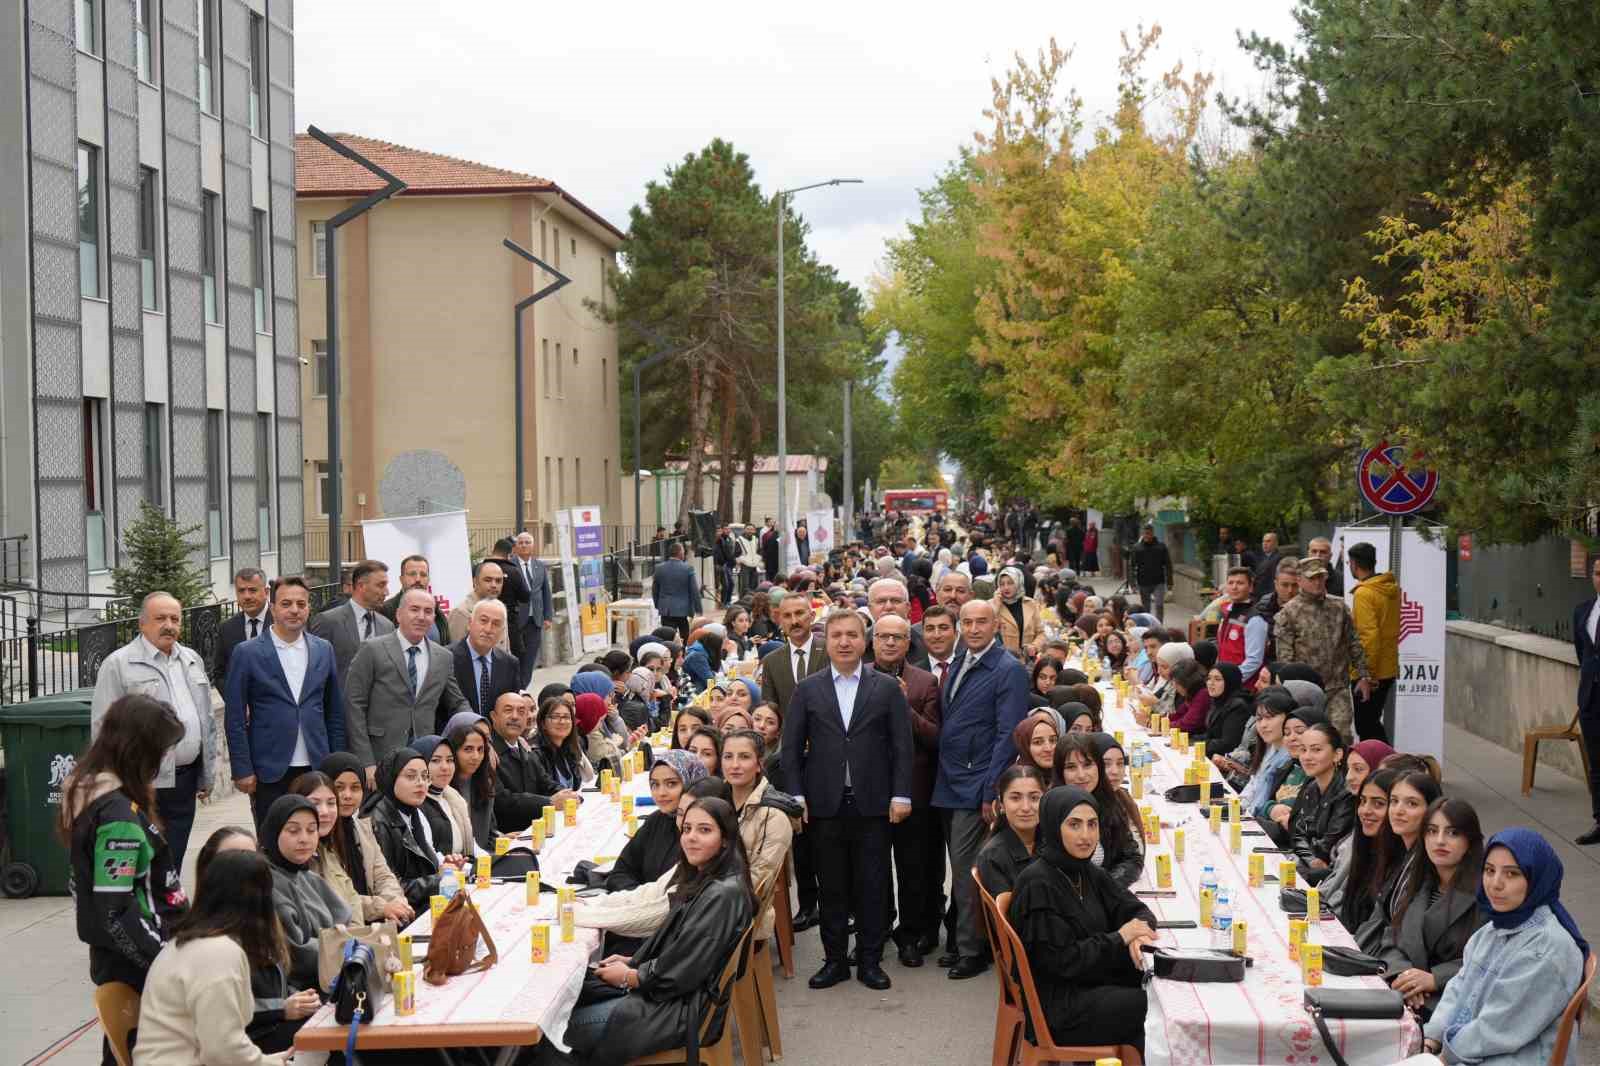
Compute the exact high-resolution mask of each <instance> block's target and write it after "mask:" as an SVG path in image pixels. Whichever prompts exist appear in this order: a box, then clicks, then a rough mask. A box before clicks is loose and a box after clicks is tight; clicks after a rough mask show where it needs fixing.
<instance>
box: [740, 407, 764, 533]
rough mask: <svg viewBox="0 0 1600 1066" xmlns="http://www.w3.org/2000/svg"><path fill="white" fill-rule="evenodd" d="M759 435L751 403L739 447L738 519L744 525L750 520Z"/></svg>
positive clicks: (754, 411)
mask: <svg viewBox="0 0 1600 1066" xmlns="http://www.w3.org/2000/svg"><path fill="white" fill-rule="evenodd" d="M760 437H761V425H760V423H759V422H758V421H757V420H756V409H755V406H754V405H751V408H750V413H749V415H748V417H746V418H745V423H744V448H743V449H741V454H740V457H739V458H740V460H741V461H742V462H743V463H744V507H743V508H741V510H742V511H743V514H741V516H740V518H739V520H740V521H741V522H743V523H744V524H745V525H747V526H748V525H749V524H750V523H751V521H752V519H751V517H750V506H751V500H750V497H751V496H752V495H753V494H754V493H755V485H756V441H757V440H758V439H759V438H760Z"/></svg>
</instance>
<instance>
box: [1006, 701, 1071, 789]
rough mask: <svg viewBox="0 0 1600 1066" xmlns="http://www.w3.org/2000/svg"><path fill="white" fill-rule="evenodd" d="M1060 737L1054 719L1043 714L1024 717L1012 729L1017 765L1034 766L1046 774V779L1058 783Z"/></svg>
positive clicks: (1012, 742) (1012, 741)
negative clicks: (1057, 747) (1057, 753)
mask: <svg viewBox="0 0 1600 1066" xmlns="http://www.w3.org/2000/svg"><path fill="white" fill-rule="evenodd" d="M1059 739H1060V734H1059V733H1058V732H1057V730H1056V724H1055V721H1054V719H1052V718H1048V717H1046V716H1045V715H1042V714H1031V715H1029V716H1028V717H1026V718H1024V719H1023V720H1022V721H1020V722H1018V723H1017V728H1015V729H1013V730H1012V731H1011V744H1012V746H1013V747H1015V748H1016V749H1017V765H1019V766H1032V767H1034V768H1035V769H1037V770H1038V771H1039V772H1040V773H1041V774H1043V775H1044V779H1045V781H1047V782H1051V783H1058V782H1057V781H1056V780H1055V772H1056V742H1057V741H1058V740H1059Z"/></svg>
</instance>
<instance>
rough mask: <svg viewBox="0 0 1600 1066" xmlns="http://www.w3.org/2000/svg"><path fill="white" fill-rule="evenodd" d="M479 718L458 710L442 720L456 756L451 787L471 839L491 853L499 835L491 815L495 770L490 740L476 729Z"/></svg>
mask: <svg viewBox="0 0 1600 1066" xmlns="http://www.w3.org/2000/svg"><path fill="white" fill-rule="evenodd" d="M482 721H483V718H482V717H481V716H480V715H478V714H476V713H474V712H472V711H461V712H460V713H458V714H456V715H453V716H452V717H451V718H450V720H449V721H448V722H446V723H445V726H444V740H445V743H446V744H448V745H450V751H451V753H452V754H453V755H454V756H455V764H456V775H455V778H454V780H452V781H451V783H450V787H451V788H453V789H455V791H456V793H457V794H458V795H459V796H460V797H461V802H462V803H464V804H466V808H467V821H468V823H469V824H470V825H471V826H472V839H473V842H474V843H476V844H477V846H478V847H479V848H480V849H482V850H484V851H491V852H492V851H493V850H494V838H495V837H496V836H498V835H499V827H498V826H497V825H496V823H495V817H494V794H495V773H494V767H493V766H491V765H490V764H489V757H488V756H489V751H490V748H489V742H488V740H486V739H485V738H484V735H483V732H482V730H480V729H479V728H478V723H479V722H482Z"/></svg>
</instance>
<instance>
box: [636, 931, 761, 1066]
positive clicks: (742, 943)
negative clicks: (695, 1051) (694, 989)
mask: <svg viewBox="0 0 1600 1066" xmlns="http://www.w3.org/2000/svg"><path fill="white" fill-rule="evenodd" d="M755 928H756V926H755V923H754V922H751V923H750V927H749V928H748V929H746V930H745V931H744V935H743V936H741V937H740V938H739V944H738V946H737V947H735V948H734V949H733V954H732V955H729V956H728V962H727V965H725V966H723V968H722V976H720V977H718V978H717V1000H716V1001H714V1002H711V1003H708V1004H706V1014H705V1017H704V1018H701V1019H700V1041H701V1043H700V1061H701V1062H703V1063H705V1064H706V1066H733V1018H732V1017H730V1015H732V1013H733V1011H732V1002H731V1001H732V996H733V982H734V978H735V977H736V976H737V975H738V973H739V971H740V970H741V969H743V968H744V967H745V965H746V964H747V963H748V962H749V961H750V940H751V938H752V937H753V936H754V935H755ZM723 1004H726V1005H727V1006H728V1008H729V1009H728V1010H727V1011H726V1012H725V1013H724V1016H723V1021H722V1035H721V1036H720V1037H718V1038H717V1042H716V1043H714V1044H710V1045H707V1044H706V1043H705V1038H706V1036H707V1035H708V1034H709V1033H710V1032H711V1023H712V1021H713V1020H714V1019H715V1018H716V1016H717V1011H718V1010H719V1008H720V1007H721V1006H722V1005H723ZM688 1061H689V1055H688V1049H686V1048H669V1049H668V1050H666V1051H657V1052H655V1053H654V1054H651V1055H642V1056H640V1057H639V1058H636V1059H634V1060H633V1061H632V1062H630V1063H628V1066H682V1064H683V1063H686V1062H688Z"/></svg>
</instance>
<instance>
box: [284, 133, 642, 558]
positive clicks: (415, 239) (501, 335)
mask: <svg viewBox="0 0 1600 1066" xmlns="http://www.w3.org/2000/svg"><path fill="white" fill-rule="evenodd" d="M334 136H335V137H336V139H337V140H339V142H340V143H342V144H345V145H348V146H349V147H351V148H353V149H355V150H356V151H357V152H359V153H361V155H363V156H364V157H366V158H368V159H370V160H372V161H373V162H374V163H376V164H377V165H378V166H380V167H382V168H383V169H384V170H386V171H387V172H389V173H391V174H393V175H395V176H396V177H397V178H399V179H400V180H401V181H403V182H405V183H406V186H407V188H406V190H405V191H404V192H402V193H400V194H399V195H397V196H394V197H392V198H391V199H389V200H387V201H385V202H383V203H381V204H379V205H378V206H377V207H375V208H373V209H372V210H371V211H369V212H367V213H366V214H364V215H361V216H358V217H357V218H356V219H354V220H352V221H351V222H348V223H346V224H345V225H343V226H340V227H339V228H338V230H337V231H336V232H337V234H338V237H337V240H338V246H337V248H336V264H337V278H336V288H337V292H338V300H339V307H338V322H339V345H338V353H339V358H338V363H339V374H340V377H339V406H340V424H341V425H340V438H341V451H342V461H343V467H344V471H343V473H344V477H343V482H344V486H343V498H342V501H341V507H340V511H341V517H340V521H341V524H342V525H344V526H345V527H346V528H347V529H348V528H349V527H353V526H356V525H357V524H358V523H359V522H360V521H361V520H362V519H364V518H374V517H382V516H396V515H408V514H417V513H422V512H427V511H437V510H448V509H454V508H460V507H464V508H466V509H467V511H468V518H469V523H470V524H471V525H472V527H474V528H475V529H484V530H489V529H500V530H509V529H511V528H513V527H516V528H536V526H537V524H538V523H540V522H550V521H552V520H553V516H554V513H555V512H556V511H557V510H559V509H561V508H566V507H573V506H578V505H580V504H581V505H590V504H596V505H599V506H600V507H601V508H602V515H603V517H604V518H605V520H606V521H607V522H611V523H615V522H616V521H617V518H616V517H615V516H616V515H617V513H618V512H617V504H618V493H617V472H618V469H619V467H618V451H619V449H620V447H621V443H620V437H619V425H620V421H619V418H618V402H619V401H618V395H617V383H618V374H617V335H616V329H615V328H614V327H612V326H610V325H607V324H606V323H605V322H604V321H603V320H602V318H601V317H600V316H599V315H598V314H596V312H595V310H594V307H592V306H591V304H593V305H596V306H599V305H603V304H604V302H605V301H606V300H608V299H609V296H608V294H607V292H606V283H607V282H606V279H607V276H608V274H609V273H610V272H611V271H613V270H615V269H616V252H617V249H618V248H619V247H620V245H621V243H622V238H623V234H622V233H621V231H619V230H618V229H617V228H616V227H615V226H613V225H612V224H611V223H609V222H607V221H606V220H605V219H604V218H602V217H601V216H600V215H598V214H597V213H596V212H594V211H593V210H591V209H589V208H588V207H586V206H585V205H584V204H583V203H581V202H580V201H578V200H577V199H575V198H574V197H573V196H572V195H571V194H569V193H568V192H567V191H566V190H564V189H562V188H561V187H560V186H558V185H557V184H556V183H555V182H553V181H550V180H549V179H546V178H541V177H536V176H534V175H531V174H522V173H517V172H515V171H510V170H502V169H500V168H497V167H492V166H487V165H484V164H481V163H474V162H469V161H466V160H462V159H455V158H451V157H449V156H444V155H439V154H436V153H433V152H426V151H421V150H418V149H415V148H408V147H406V146H404V145H399V144H394V143H392V142H389V141H383V140H377V139H374V138H371V137H364V136H357V135H354V134H336V135H334ZM296 167H297V172H298V176H297V181H296V189H297V191H296V196H297V204H298V225H297V233H296V240H297V241H298V243H299V245H300V258H299V262H300V265H301V276H300V277H299V278H298V279H297V281H298V283H299V289H300V293H301V296H302V315H301V322H300V345H301V349H300V350H301V352H302V353H303V355H304V356H305V358H306V359H307V360H308V362H309V366H308V373H307V375H306V378H305V385H304V392H303V394H302V397H301V401H302V406H303V409H304V411H305V413H306V423H305V459H306V478H305V493H306V495H305V512H306V529H307V538H308V548H307V553H308V557H309V558H311V559H312V560H313V561H316V560H322V559H326V558H327V556H326V554H325V553H326V548H327V536H326V530H327V517H326V516H327V514H328V506H329V503H330V499H331V497H330V496H329V493H330V492H331V491H332V489H331V479H330V478H329V476H328V474H329V470H328V409H327V405H328V399H327V397H328V373H329V369H328V359H327V340H326V337H327V325H326V323H327V314H326V300H327V290H326V285H327V280H326V276H325V274H326V264H327V241H328V227H327V220H328V219H329V218H332V217H333V216H334V215H336V214H338V213H339V212H340V211H342V210H343V209H344V208H345V207H347V206H348V205H350V204H351V203H354V202H355V201H356V200H358V199H360V198H361V197H363V196H366V195H368V194H369V193H371V192H374V191H376V190H377V189H379V188H381V187H382V185H383V183H382V182H381V181H380V180H379V179H377V178H376V177H374V176H373V175H372V174H371V173H370V172H368V171H366V170H365V169H363V168H362V167H360V166H359V165H357V164H356V163H354V162H352V161H350V160H348V159H346V158H344V157H343V156H341V155H339V154H338V153H336V152H334V151H333V150H331V149H330V148H329V147H328V146H326V145H325V144H323V143H321V142H320V141H317V140H315V139H314V138H312V137H310V136H306V135H302V136H301V137H300V139H299V142H298V144H297V154H296ZM506 238H510V239H511V240H513V241H515V242H516V243H518V244H520V245H521V246H523V247H524V248H526V249H528V250H529V251H530V252H532V253H533V254H534V255H537V256H538V257H539V258H540V259H542V260H544V261H545V262H546V263H548V264H550V265H551V266H553V267H554V268H556V269H557V270H559V271H561V272H562V273H563V274H565V275H566V276H568V277H570V278H571V279H572V280H571V283H570V284H568V285H567V286H566V287H565V288H563V289H561V290H560V291H559V292H557V293H556V294H555V295H553V296H549V297H546V298H545V299H543V300H542V301H540V302H539V303H537V304H535V305H534V306H533V307H532V308H530V309H529V310H527V311H525V312H524V317H523V322H522V328H523V370H524V382H525V384H524V392H523V417H524V452H523V461H524V464H525V465H524V478H525V489H524V498H523V500H521V501H518V500H517V499H516V449H515V443H514V442H515V416H516V390H515V374H516V366H515V335H514V333H513V316H512V308H513V306H514V305H515V304H516V303H517V302H518V301H520V300H522V299H523V298H525V297H527V296H528V295H530V294H531V293H533V292H534V291H535V290H536V289H538V288H542V287H543V286H544V285H546V284H548V283H549V282H550V281H552V280H553V279H552V276H551V275H549V274H547V273H545V272H544V271H541V270H539V269H537V268H536V267H535V266H534V265H533V264H531V263H529V262H527V261H526V260H524V259H522V258H520V257H518V256H517V255H515V254H514V253H513V252H511V251H510V250H508V249H507V248H505V247H504V246H503V245H502V243H501V242H502V241H503V240H504V239H506ZM519 504H520V506H519ZM348 547H349V548H350V549H352V550H346V551H345V552H343V554H344V556H345V557H346V558H349V557H351V556H352V555H353V554H355V553H356V552H359V544H354V543H353V544H351V545H349V546H348Z"/></svg>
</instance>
